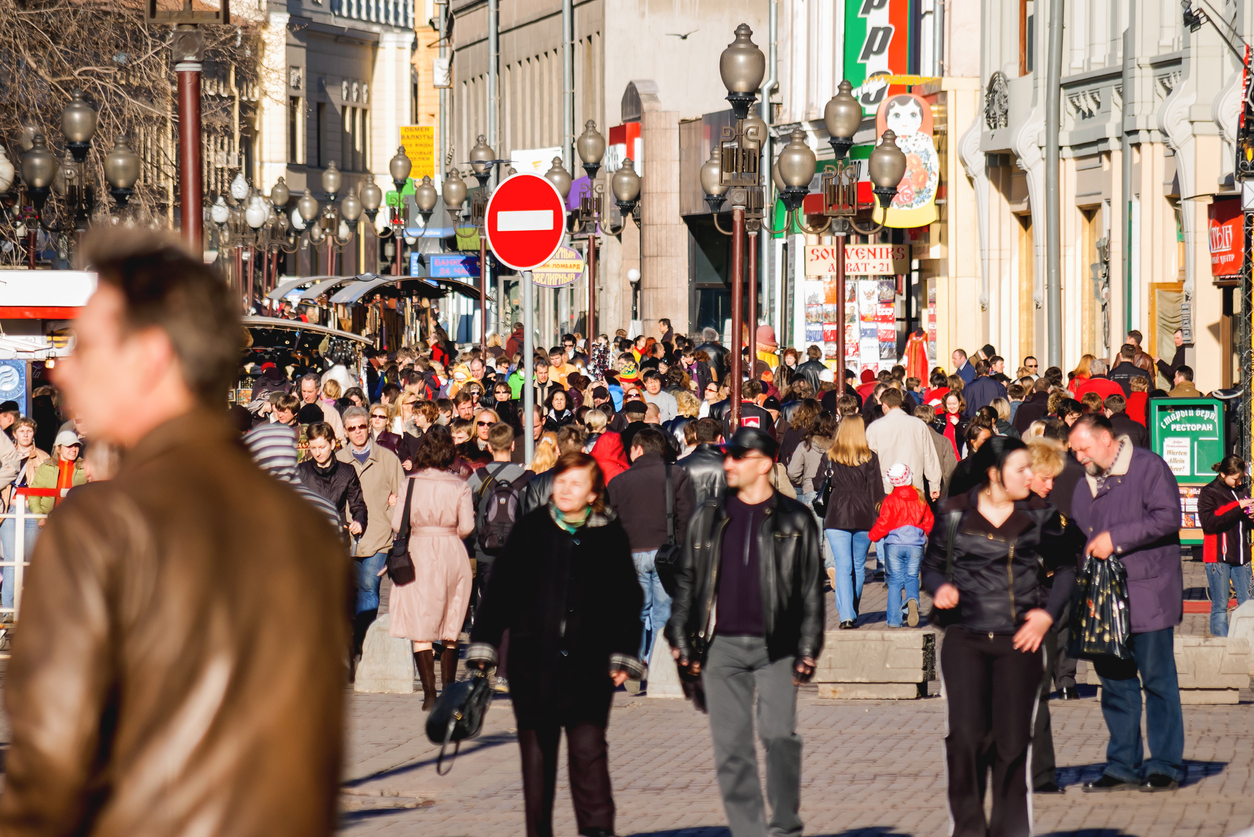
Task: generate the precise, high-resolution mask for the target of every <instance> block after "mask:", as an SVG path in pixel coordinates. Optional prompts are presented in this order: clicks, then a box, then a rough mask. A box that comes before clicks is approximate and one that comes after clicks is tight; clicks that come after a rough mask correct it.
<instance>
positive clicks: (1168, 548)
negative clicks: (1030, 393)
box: [1070, 413, 1184, 793]
mask: <svg viewBox="0 0 1254 837" xmlns="http://www.w3.org/2000/svg"><path fill="white" fill-rule="evenodd" d="M1070 441H1071V449H1072V450H1073V451H1075V454H1076V457H1077V458H1078V459H1079V460H1080V464H1082V465H1083V466H1084V468H1085V471H1086V477H1085V479H1084V480H1083V481H1082V482H1080V483H1079V484H1077V485H1076V488H1075V495H1074V497H1073V498H1072V506H1071V510H1072V513H1073V514H1074V516H1075V520H1076V522H1077V523H1078V524H1079V525H1080V527H1081V528H1082V529H1083V531H1084V532H1085V533H1087V535H1088V545H1087V546H1086V547H1085V552H1086V554H1089V555H1092V556H1093V557H1095V558H1102V559H1105V558H1108V557H1110V556H1111V555H1116V556H1118V557H1119V559H1120V560H1121V561H1123V564H1124V566H1125V567H1127V570H1128V599H1129V614H1128V615H1129V617H1130V619H1131V622H1132V643H1131V644H1132V656H1133V659H1131V660H1118V659H1115V658H1114V657H1099V658H1097V659H1096V660H1094V661H1093V667H1094V668H1095V669H1096V670H1097V674H1098V676H1099V677H1101V679H1102V715H1103V717H1105V719H1106V727H1107V729H1109V730H1110V743H1109V744H1108V745H1107V747H1106V769H1105V771H1103V773H1102V777H1101V778H1100V779H1098V780H1096V781H1093V782H1088V783H1086V784H1085V785H1084V790H1085V792H1086V793H1096V792H1105V791H1122V790H1134V789H1136V788H1137V787H1139V788H1140V789H1141V790H1143V791H1150V792H1153V791H1160V790H1175V789H1176V788H1177V787H1178V786H1179V782H1180V780H1181V779H1182V778H1184V716H1183V713H1182V712H1181V711H1180V686H1179V683H1178V682H1177V679H1176V658H1175V654H1174V651H1173V647H1172V646H1173V633H1174V630H1173V629H1174V628H1175V626H1176V625H1179V624H1180V620H1181V618H1182V616H1183V611H1184V579H1183V575H1182V572H1181V566H1180V534H1179V533H1180V493H1179V489H1178V488H1177V487H1176V479H1175V477H1174V476H1172V473H1171V470H1170V469H1169V468H1168V467H1167V463H1166V462H1163V460H1162V459H1160V458H1159V457H1158V456H1157V455H1156V454H1154V453H1153V452H1152V451H1149V450H1146V449H1145V448H1138V447H1134V446H1133V444H1132V442H1131V440H1129V439H1128V437H1126V436H1116V435H1115V432H1114V430H1113V428H1112V427H1111V424H1110V419H1108V418H1106V417H1105V416H1104V415H1102V414H1100V413H1093V414H1090V415H1085V416H1082V417H1081V418H1080V419H1079V420H1078V421H1076V423H1075V425H1074V426H1073V427H1072V428H1071V436H1070ZM1138 674H1139V675H1140V681H1139V682H1138V679H1137V676H1138ZM1142 689H1144V691H1145V720H1146V729H1147V730H1148V738H1149V749H1150V758H1149V761H1145V762H1144V763H1143V749H1142V746H1141V690H1142Z"/></svg>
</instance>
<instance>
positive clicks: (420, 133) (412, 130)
mask: <svg viewBox="0 0 1254 837" xmlns="http://www.w3.org/2000/svg"><path fill="white" fill-rule="evenodd" d="M401 145H403V146H404V147H405V155H406V156H407V157H409V162H410V163H412V164H413V169H411V170H410V173H409V176H410V177H412V178H413V179H414V180H422V178H423V177H430V178H431V179H432V180H435V128H433V127H431V126H430V125H402V126H401Z"/></svg>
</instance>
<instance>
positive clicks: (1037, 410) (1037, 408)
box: [958, 390, 1049, 447]
mask: <svg viewBox="0 0 1254 837" xmlns="http://www.w3.org/2000/svg"><path fill="white" fill-rule="evenodd" d="M1048 409H1049V393H1048V392H1036V391H1035V390H1033V391H1032V393H1031V394H1030V395H1028V397H1027V398H1025V399H1023V403H1022V404H1020V405H1019V409H1018V410H1016V411H1015V420H1014V427H1015V430H1018V431H1019V433H1020V435H1022V434H1024V433H1026V432H1028V428H1029V427H1031V426H1032V422H1034V421H1040V420H1041V419H1043V418H1045V411H1046V410H1048ZM958 447H962V445H961V444H960V445H959V446H958Z"/></svg>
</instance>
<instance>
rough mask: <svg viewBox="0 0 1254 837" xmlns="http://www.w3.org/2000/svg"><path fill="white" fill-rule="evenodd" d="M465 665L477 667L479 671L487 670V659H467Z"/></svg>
mask: <svg viewBox="0 0 1254 837" xmlns="http://www.w3.org/2000/svg"><path fill="white" fill-rule="evenodd" d="M466 667H467V668H475V669H478V670H479V671H487V670H488V661H487V660H467V661H466Z"/></svg>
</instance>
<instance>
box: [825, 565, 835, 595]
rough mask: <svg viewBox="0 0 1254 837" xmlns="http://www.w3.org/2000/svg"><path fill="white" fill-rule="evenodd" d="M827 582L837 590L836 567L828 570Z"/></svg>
mask: <svg viewBox="0 0 1254 837" xmlns="http://www.w3.org/2000/svg"><path fill="white" fill-rule="evenodd" d="M827 583H828V584H830V585H831V587H832V589H833V590H835V589H836V570H835V568H832V569H830V570H828V571H827Z"/></svg>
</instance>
